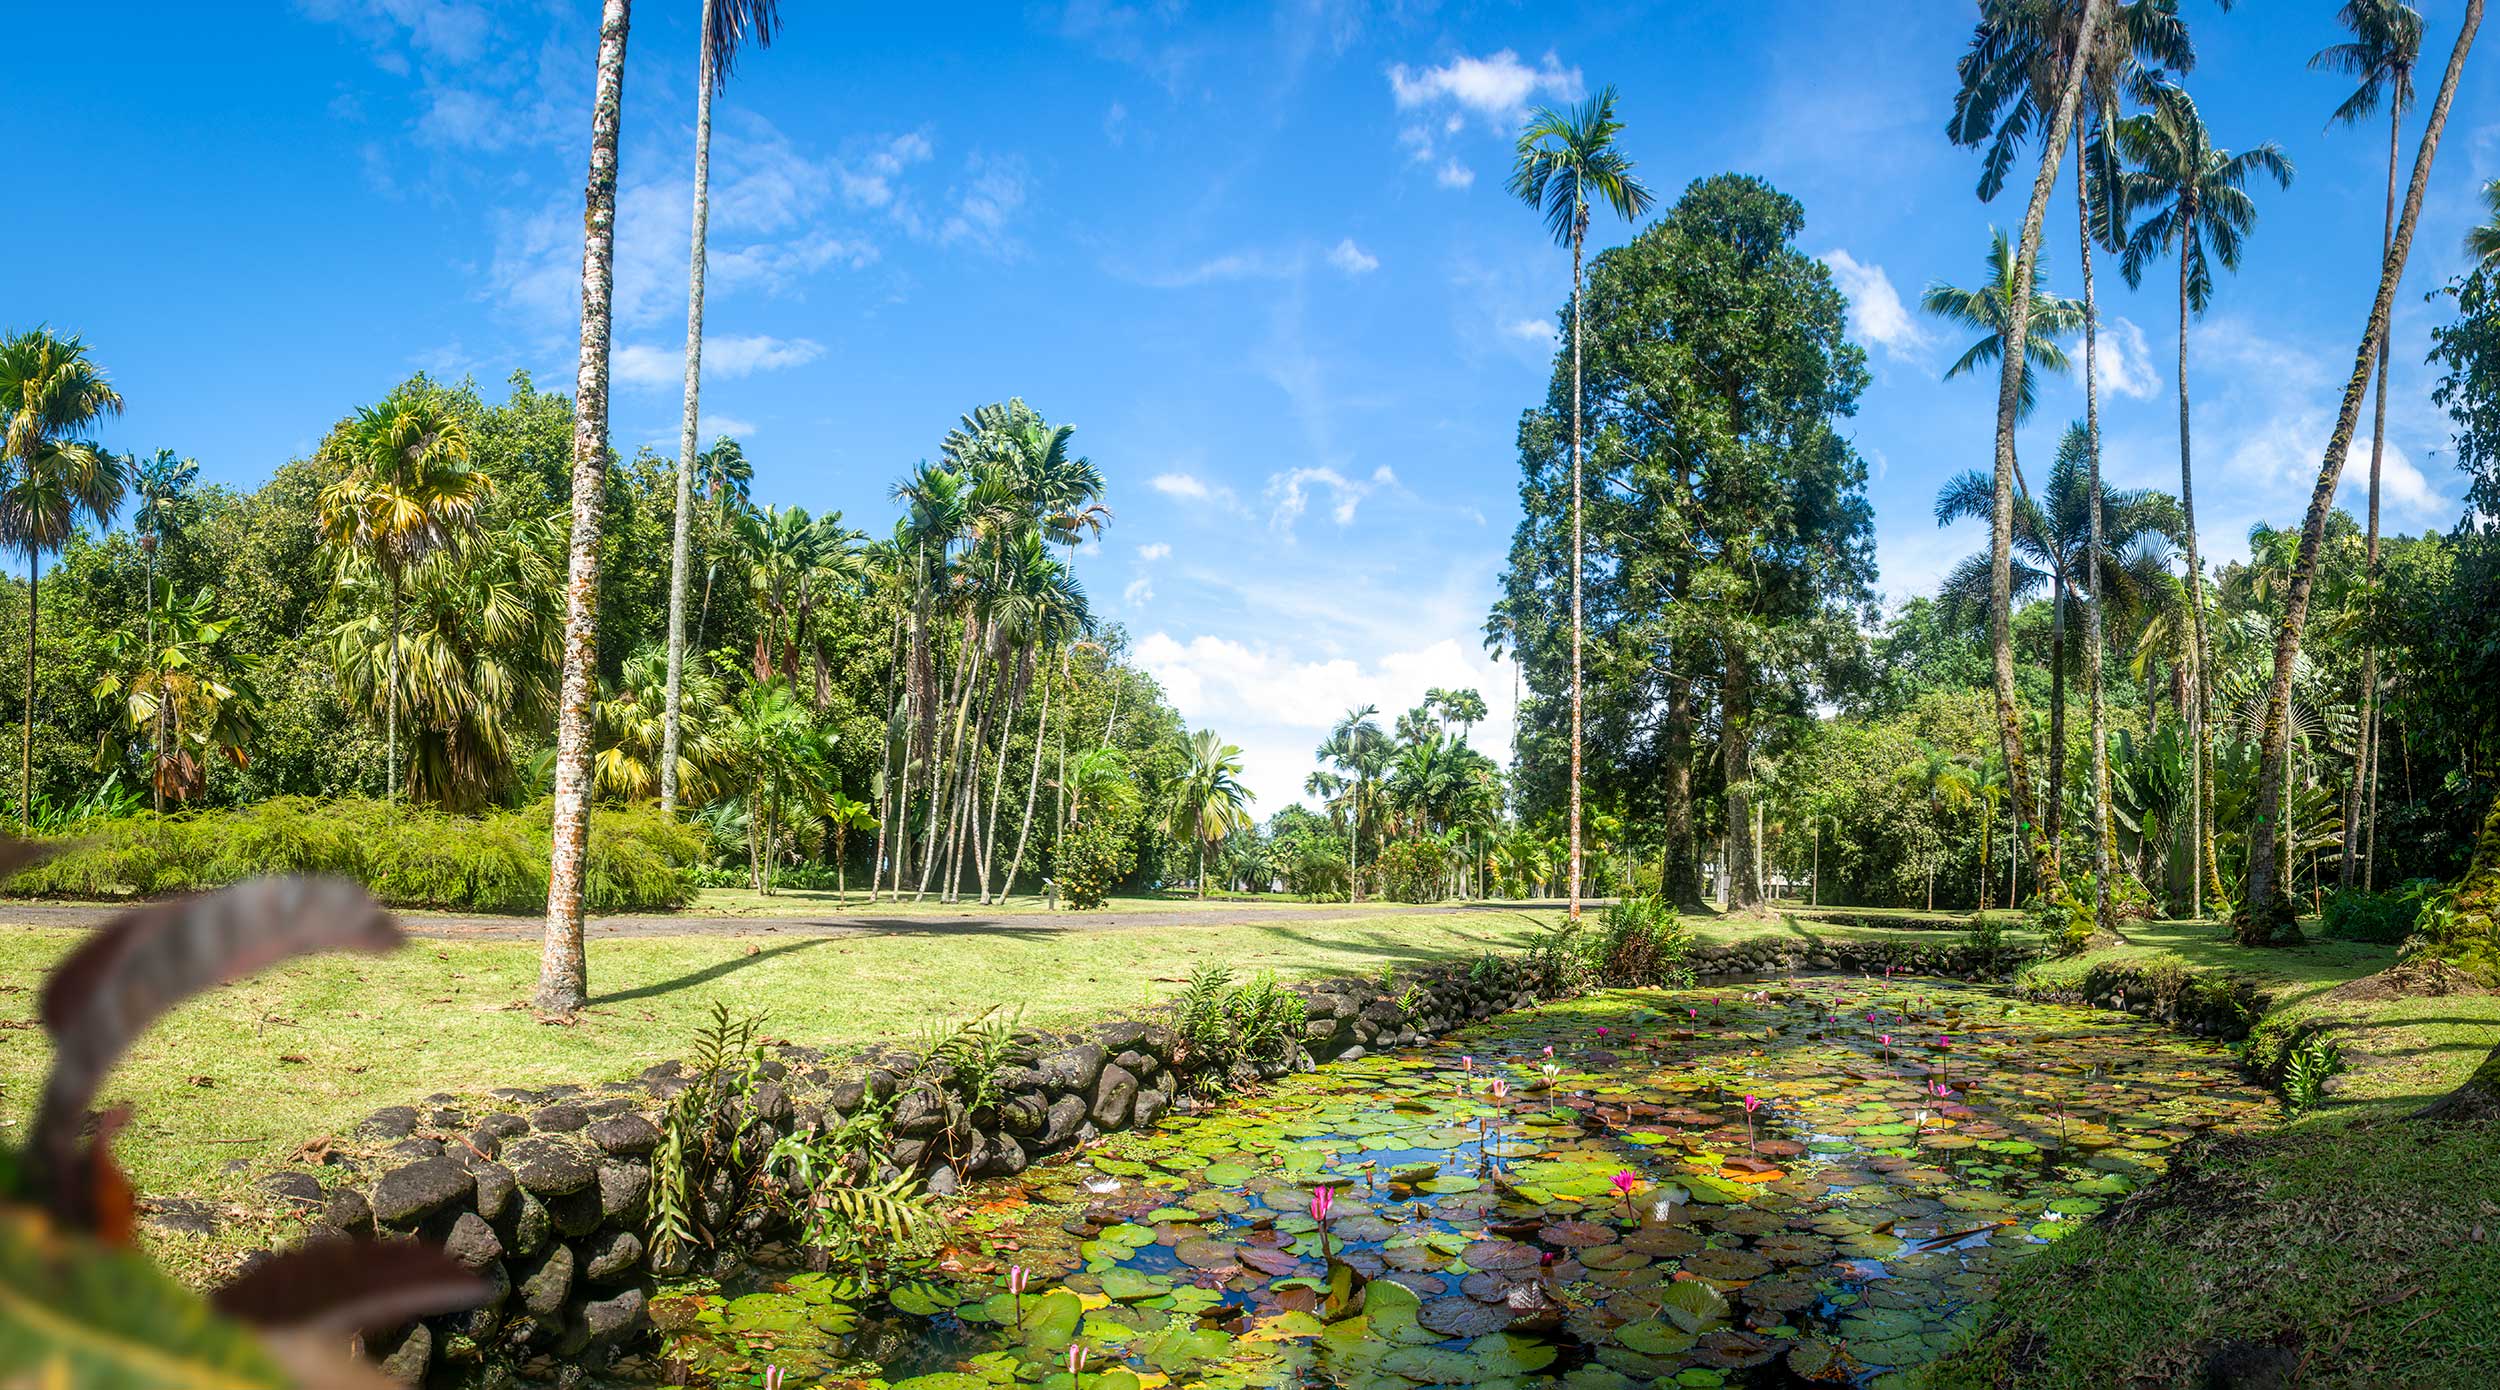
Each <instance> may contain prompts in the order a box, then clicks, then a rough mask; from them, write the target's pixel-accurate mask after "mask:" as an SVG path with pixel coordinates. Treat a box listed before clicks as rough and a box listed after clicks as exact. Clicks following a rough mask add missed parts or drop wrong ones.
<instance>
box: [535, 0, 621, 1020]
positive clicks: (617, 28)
mask: <svg viewBox="0 0 2500 1390" xmlns="http://www.w3.org/2000/svg"><path fill="white" fill-rule="evenodd" d="M632 13H633V3H632V0H604V3H603V4H602V6H601V8H600V15H599V75H598V82H597V86H596V89H595V94H594V95H593V97H592V103H591V117H590V176H589V179H588V181H587V184H586V187H585V190H584V193H583V211H582V228H583V236H582V335H581V361H580V366H579V369H578V371H577V372H576V373H575V376H574V387H573V534H572V554H571V556H570V557H569V561H568V564H567V574H566V576H565V604H564V665H563V674H562V677H561V680H560V684H559V688H558V694H557V706H556V766H555V811H554V817H553V822H552V825H551V837H550V838H551V840H552V848H551V849H550V851H549V856H548V872H547V927H546V935H545V939H544V941H543V942H542V943H541V945H540V949H539V960H538V990H537V992H536V994H534V995H533V996H532V1002H533V1003H535V1004H536V1005H537V1007H538V1008H540V1009H542V1010H544V1011H546V1012H548V1013H557V1014H569V1013H572V1012H573V1011H574V1010H576V1009H579V1008H580V1007H581V1006H582V1005H583V1004H584V1003H585V1002H586V1001H587V1000H588V999H589V995H590V967H589V962H588V961H587V960H586V959H585V958H584V956H583V954H582V888H583V867H584V866H583V856H584V853H585V852H586V850H587V849H588V848H589V843H590V754H591V746H590V745H591V727H590V708H591V702H592V696H593V694H594V693H595V692H594V690H593V688H592V687H593V682H594V677H595V674H596V671H595V668H596V666H597V664H598V662H597V655H598V653H597V648H596V646H595V643H596V641H597V639H598V631H599V510H600V502H601V500H602V499H603V498H604V497H605V496H606V493H607V475H608V347H609V341H610V327H611V325H610V321H609V311H610V308H611V306H612V302H613V299H614V293H615V282H616V145H617V128H618V125H619V123H620V121H621V119H622V115H623V110H622V108H623V104H624V99H625V33H626V29H627V27H628V25H629V23H630V21H631V19H632Z"/></svg>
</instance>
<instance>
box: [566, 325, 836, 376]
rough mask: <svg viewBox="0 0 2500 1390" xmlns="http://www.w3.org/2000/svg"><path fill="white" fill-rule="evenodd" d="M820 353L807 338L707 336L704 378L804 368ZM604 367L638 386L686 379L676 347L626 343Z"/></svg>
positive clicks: (682, 357) (681, 354) (681, 351)
mask: <svg viewBox="0 0 2500 1390" xmlns="http://www.w3.org/2000/svg"><path fill="white" fill-rule="evenodd" d="M824 351H825V348H824V344H822V343H819V342H816V341H815V340H813V339H810V338H775V337H772V336H771V335H769V334H763V333H754V334H748V335H746V336H743V337H739V336H730V337H706V338H704V340H703V377H704V379H705V380H706V381H709V380H713V379H715V378H718V379H720V380H724V381H730V380H735V379H737V378H739V377H742V376H753V375H754V374H755V373H757V372H771V371H779V370H781V369H782V368H784V367H799V366H804V365H806V364H807V363H810V362H813V361H815V360H816V359H817V358H819V357H821V356H823V355H824ZM608 371H609V374H610V375H612V376H614V377H615V378H616V379H617V380H619V381H623V382H628V383H631V384H633V385H636V386H658V385H679V384H682V383H683V382H684V381H685V378H686V350H685V348H684V347H682V346H675V345H671V346H655V345H652V344H648V343H632V344H628V345H627V346H624V347H621V348H618V349H617V350H616V353H615V356H614V357H613V358H612V359H611V361H610V362H609V366H608Z"/></svg>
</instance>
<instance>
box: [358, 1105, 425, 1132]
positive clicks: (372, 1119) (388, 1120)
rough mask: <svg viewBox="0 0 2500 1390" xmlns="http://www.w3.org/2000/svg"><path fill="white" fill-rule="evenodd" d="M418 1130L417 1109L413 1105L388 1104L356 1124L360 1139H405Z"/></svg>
mask: <svg viewBox="0 0 2500 1390" xmlns="http://www.w3.org/2000/svg"><path fill="white" fill-rule="evenodd" d="M416 1132H417V1110H416V1107H415V1106H413V1105H386V1106H384V1107H382V1108H381V1109H379V1110H376V1111H374V1112H373V1113H372V1114H370V1115H367V1116H365V1119H364V1123H362V1124H360V1125H358V1126H356V1137H357V1138H359V1139H405V1138H407V1137H408V1136H409V1135H411V1134H414V1133H416Z"/></svg>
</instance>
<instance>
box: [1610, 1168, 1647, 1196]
mask: <svg viewBox="0 0 2500 1390" xmlns="http://www.w3.org/2000/svg"><path fill="white" fill-rule="evenodd" d="M1640 1181H1641V1180H1640V1179H1639V1178H1636V1177H1634V1176H1632V1171H1631V1170H1630V1169H1628V1168H1627V1169H1625V1170H1624V1171H1622V1172H1620V1173H1617V1174H1615V1191H1617V1192H1620V1193H1622V1194H1623V1195H1624V1196H1626V1197H1629V1196H1631V1195H1632V1189H1633V1188H1635V1187H1637V1186H1639V1185H1640Z"/></svg>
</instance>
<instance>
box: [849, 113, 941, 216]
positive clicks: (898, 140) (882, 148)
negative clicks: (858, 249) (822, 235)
mask: <svg viewBox="0 0 2500 1390" xmlns="http://www.w3.org/2000/svg"><path fill="white" fill-rule="evenodd" d="M931 152H932V151H931V149H930V145H929V137H928V136H926V135H923V134H921V133H920V132H919V131H916V130H915V131H906V132H905V133H903V134H901V135H880V136H878V137H876V138H875V139H874V140H872V141H870V142H869V145H868V148H867V151H866V152H865V153H863V154H861V155H859V156H858V157H856V158H855V159H853V160H851V161H850V162H848V163H847V164H843V165H840V166H839V167H838V168H837V169H836V173H835V176H836V177H837V178H839V179H840V180H841V183H842V196H843V198H844V199H846V200H848V201H849V202H850V203H851V205H852V206H854V207H863V208H882V207H888V206H891V205H892V204H893V202H894V199H895V187H894V185H895V181H896V180H897V179H899V178H901V177H902V175H903V172H904V171H905V170H907V169H909V168H911V167H912V166H913V165H915V164H925V163H927V162H928V160H929V156H930V154H931Z"/></svg>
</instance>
